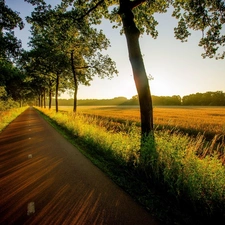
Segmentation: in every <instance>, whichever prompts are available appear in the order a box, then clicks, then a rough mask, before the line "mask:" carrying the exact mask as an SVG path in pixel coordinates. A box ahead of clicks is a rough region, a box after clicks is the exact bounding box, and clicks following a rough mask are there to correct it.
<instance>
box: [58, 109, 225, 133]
mask: <svg viewBox="0 0 225 225" xmlns="http://www.w3.org/2000/svg"><path fill="white" fill-rule="evenodd" d="M59 110H63V111H64V110H65V111H72V107H65V106H61V107H59ZM78 112H80V113H85V114H89V115H96V116H102V117H106V118H110V119H117V120H125V121H126V120H129V121H134V122H140V112H139V107H137V106H78ZM154 124H155V125H156V126H170V127H176V128H178V129H183V130H188V131H192V130H194V131H199V132H207V133H212V134H223V135H225V107H191V106H190V107H172V106H171V107H154Z"/></svg>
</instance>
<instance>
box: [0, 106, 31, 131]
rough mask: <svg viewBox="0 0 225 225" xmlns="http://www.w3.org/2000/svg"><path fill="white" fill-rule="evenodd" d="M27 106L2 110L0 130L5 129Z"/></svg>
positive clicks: (0, 113) (0, 112)
mask: <svg viewBox="0 0 225 225" xmlns="http://www.w3.org/2000/svg"><path fill="white" fill-rule="evenodd" d="M26 109H27V107H22V108H13V109H9V110H6V111H0V132H1V131H2V130H3V129H5V128H6V127H7V126H8V125H9V124H10V123H11V122H12V121H13V120H14V119H16V117H17V116H19V115H20V114H21V113H22V112H24V111H25V110H26Z"/></svg>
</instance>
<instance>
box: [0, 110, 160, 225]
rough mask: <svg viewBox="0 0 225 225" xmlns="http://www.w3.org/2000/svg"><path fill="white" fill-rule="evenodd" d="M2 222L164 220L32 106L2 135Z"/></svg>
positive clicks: (81, 224) (140, 223) (152, 223)
mask: <svg viewBox="0 0 225 225" xmlns="http://www.w3.org/2000/svg"><path fill="white" fill-rule="evenodd" d="M0 224H1V225H10V224H16V225H20V224H29V225H32V224H34V225H36V224H37V225H39V224H40V225H45V224H46V225H50V224H52V225H53V224H54V225H63V224H64V225H74V224H75V225H86V224H88V225H89V224H90V225H95V224H96V225H101V224H102V225H107V224H110V225H111V224H112V225H120V224H121V225H128V224H130V225H146V224H148V225H156V224H159V223H158V222H157V221H156V220H155V219H153V218H152V216H151V215H150V214H149V213H148V212H147V211H146V210H145V209H144V208H142V206H140V205H139V204H137V203H136V202H134V200H133V199H132V198H131V197H130V196H129V195H128V194H126V193H125V192H124V191H123V190H122V189H121V188H119V187H118V186H117V185H115V184H114V183H113V182H112V181H111V180H110V179H109V178H108V177H107V176H106V175H105V174H104V173H103V172H101V171H100V170H99V169H98V168H97V167H96V166H94V165H93V164H92V163H91V162H90V161H89V160H88V159H87V158H86V157H84V156H83V155H82V154H81V153H80V152H79V151H78V150H77V149H76V148H75V147H74V146H73V145H71V144H70V143H69V142H68V141H67V140H66V139H65V138H63V137H62V136H61V135H60V134H59V133H58V132H57V131H55V130H54V128H52V127H51V126H50V125H49V124H48V123H47V122H46V121H45V120H44V119H43V118H42V117H41V116H40V115H39V113H38V112H37V111H36V110H35V109H33V108H32V107H30V108H28V109H27V110H26V111H25V112H24V113H22V114H21V115H20V116H19V117H17V118H16V119H15V120H14V121H13V122H12V123H11V124H10V125H9V126H8V127H7V128H6V129H5V130H3V132H2V133H1V134H0Z"/></svg>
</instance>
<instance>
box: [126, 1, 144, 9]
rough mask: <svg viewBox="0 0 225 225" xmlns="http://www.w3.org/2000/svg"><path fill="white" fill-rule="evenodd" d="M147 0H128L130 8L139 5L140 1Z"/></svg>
mask: <svg viewBox="0 0 225 225" xmlns="http://www.w3.org/2000/svg"><path fill="white" fill-rule="evenodd" d="M146 1H147V0H136V1H130V7H131V9H134V8H135V7H137V6H139V5H141V4H142V3H144V2H146Z"/></svg>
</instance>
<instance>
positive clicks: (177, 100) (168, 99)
mask: <svg viewBox="0 0 225 225" xmlns="http://www.w3.org/2000/svg"><path fill="white" fill-rule="evenodd" d="M58 101H59V105H61V106H73V99H59V100H58ZM152 103H153V105H162V106H169V105H170V106H181V105H183V106H188V105H189V106H195V105H196V106H225V93H224V92H222V91H216V92H206V93H196V94H190V95H186V96H184V97H183V98H181V97H180V96H179V95H173V96H155V95H152ZM53 105H55V104H54V102H53ZM77 105H79V106H103V105H139V101H138V96H137V95H135V96H133V97H132V98H131V99H127V98H126V97H116V98H112V99H80V100H79V99H78V101H77Z"/></svg>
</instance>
